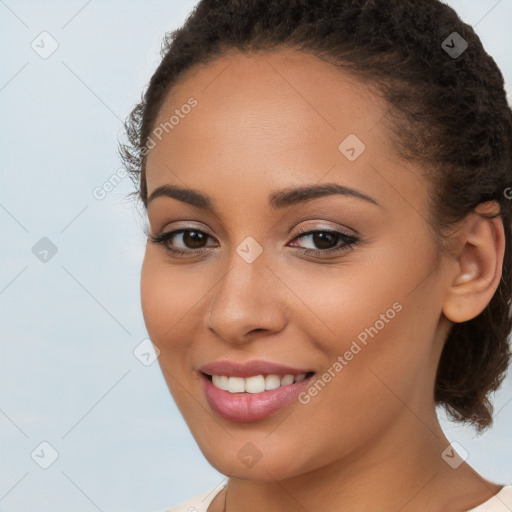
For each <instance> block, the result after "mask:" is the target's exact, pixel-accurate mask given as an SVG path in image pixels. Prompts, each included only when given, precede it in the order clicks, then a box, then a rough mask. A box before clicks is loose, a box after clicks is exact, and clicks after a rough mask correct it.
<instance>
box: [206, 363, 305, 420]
mask: <svg viewBox="0 0 512 512" xmlns="http://www.w3.org/2000/svg"><path fill="white" fill-rule="evenodd" d="M200 376H201V380H202V381H203V386H204V392H205V395H206V401H207V402H208V404H209V405H210V407H211V408H212V409H213V411H214V412H216V413H217V414H218V415H219V416H221V417H222V418H224V419H226V420H229V421H237V422H242V423H248V422H251V421H258V420H262V419H264V418H268V417H269V416H271V415H272V414H274V413H275V412H277V411H279V410H281V409H283V408H284V407H286V406H287V405H288V404H289V403H291V402H293V401H294V400H295V399H297V396H298V395H299V394H300V393H301V391H303V390H304V388H306V387H307V386H309V384H310V381H311V378H312V377H314V374H313V375H311V376H309V377H307V378H305V379H304V380H302V381H301V382H295V383H293V384H290V385H288V386H281V387H279V388H276V389H272V390H269V391H263V392H261V393H230V392H229V391H224V390H223V389H219V388H218V387H216V386H214V385H213V382H211V381H210V379H209V378H208V377H207V376H206V375H205V374H204V373H201V372H200Z"/></svg>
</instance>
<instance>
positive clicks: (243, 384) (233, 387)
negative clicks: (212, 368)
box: [212, 373, 306, 393]
mask: <svg viewBox="0 0 512 512" xmlns="http://www.w3.org/2000/svg"><path fill="white" fill-rule="evenodd" d="M305 378H306V374H305V373H302V374H300V375H284V376H283V377H280V376H279V375H267V376H266V377H264V376H263V375H255V376H254V377H248V378H246V379H244V378H242V377H226V376H225V375H212V382H213V385H214V386H215V387H217V388H219V389H222V390H224V391H229V393H244V392H245V393H262V392H263V391H270V390H272V389H277V388H278V387H280V386H289V385H290V384H293V383H294V382H301V381H303V380H304V379H305Z"/></svg>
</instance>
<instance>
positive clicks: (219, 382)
mask: <svg viewBox="0 0 512 512" xmlns="http://www.w3.org/2000/svg"><path fill="white" fill-rule="evenodd" d="M212 380H213V384H214V385H215V386H216V387H218V388H219V389H223V390H224V391H227V390H228V380H229V379H228V378H227V377H226V376H225V375H212Z"/></svg>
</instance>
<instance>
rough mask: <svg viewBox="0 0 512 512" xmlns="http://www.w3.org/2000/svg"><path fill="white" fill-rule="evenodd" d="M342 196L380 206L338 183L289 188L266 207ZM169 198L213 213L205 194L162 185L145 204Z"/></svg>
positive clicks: (287, 205) (210, 200)
mask: <svg viewBox="0 0 512 512" xmlns="http://www.w3.org/2000/svg"><path fill="white" fill-rule="evenodd" d="M335 194H338V195H342V196H350V197H356V198H358V199H361V200H363V201H366V202H368V203H371V204H374V205H376V206H380V205H379V203H378V202H377V201H376V200H375V199H373V198H372V197H370V196H368V195H366V194H363V193H362V192H360V191H359V190H356V189H354V188H351V187H347V186H345V185H340V184H339V183H325V184H321V185H305V186H301V187H290V188H286V189H283V190H278V191H277V192H273V193H272V194H270V196H269V198H268V205H269V207H270V208H271V209H273V210H276V209H283V208H287V207H289V206H292V205H296V204H300V203H303V202H306V201H309V200H311V199H316V198H318V197H324V196H330V195H335ZM162 196H164V197H171V198H173V199H176V200H178V201H181V202H183V203H187V204H190V205H192V206H195V207H197V208H201V209H202V210H207V211H210V212H214V211H215V206H214V205H215V201H214V200H213V198H212V197H211V196H209V195H207V194H204V193H202V192H200V191H198V190H194V189H191V188H183V187H178V186H177V185H162V186H160V187H157V188H156V189H155V190H153V192H152V193H151V194H150V195H149V197H148V200H147V203H146V204H149V203H150V202H151V201H153V200H154V199H156V198H157V197H162Z"/></svg>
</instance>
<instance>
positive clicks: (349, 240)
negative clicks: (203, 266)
mask: <svg viewBox="0 0 512 512" xmlns="http://www.w3.org/2000/svg"><path fill="white" fill-rule="evenodd" d="M188 232H194V233H200V234H201V235H206V236H207V237H209V238H213V237H211V236H210V235H208V233H205V232H204V231H200V230H199V229H193V228H181V229H177V230H174V231H169V232H167V233H160V234H159V235H152V234H148V238H149V240H150V241H151V242H153V243H155V244H161V245H163V246H164V247H165V249H166V251H167V252H169V253H170V254H171V255H174V256H177V257H186V256H187V255H190V254H193V253H195V254H196V255H200V254H203V253H204V252H205V251H206V250H207V248H201V249H188V250H183V249H176V248H173V247H171V246H170V245H169V244H168V243H167V242H169V241H170V240H171V239H172V238H174V237H175V236H176V235H178V234H181V233H188ZM318 233H324V234H325V233H327V234H330V235H334V236H337V238H338V239H341V240H342V241H343V245H341V246H339V245H338V244H337V245H336V246H335V247H331V248H330V249H302V251H301V252H302V253H303V254H308V255H313V256H322V255H325V254H334V253H342V252H345V251H348V250H350V249H353V248H354V247H355V246H356V245H357V244H358V243H359V242H360V240H359V238H358V237H356V236H355V235H349V234H348V233H344V232H343V231H334V230H329V229H316V230H309V231H304V232H300V233H298V235H297V236H296V237H295V238H294V239H293V240H292V242H293V241H294V240H297V239H300V238H303V237H305V236H309V235H314V234H318Z"/></svg>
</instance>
